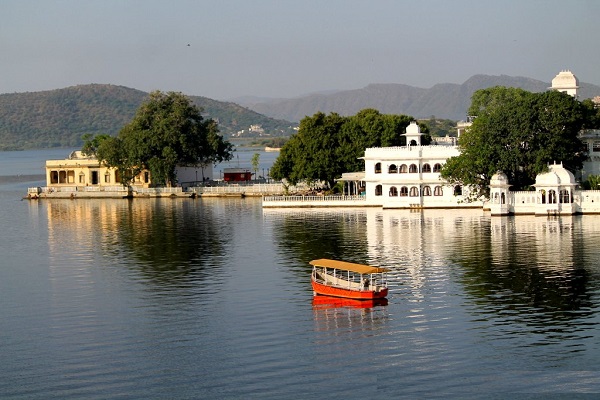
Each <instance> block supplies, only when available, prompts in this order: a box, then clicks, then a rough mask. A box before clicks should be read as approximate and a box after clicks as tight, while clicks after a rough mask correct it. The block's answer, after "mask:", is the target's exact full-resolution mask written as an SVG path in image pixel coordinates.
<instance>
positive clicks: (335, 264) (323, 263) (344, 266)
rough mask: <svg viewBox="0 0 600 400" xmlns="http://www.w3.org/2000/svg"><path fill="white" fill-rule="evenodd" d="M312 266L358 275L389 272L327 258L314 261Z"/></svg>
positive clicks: (383, 269) (311, 263)
mask: <svg viewBox="0 0 600 400" xmlns="http://www.w3.org/2000/svg"><path fill="white" fill-rule="evenodd" d="M310 265H313V266H315V267H325V268H335V269H341V270H344V271H352V272H356V273H358V274H376V273H381V272H388V271H389V269H387V268H379V267H373V266H371V265H364V264H355V263H351V262H346V261H338V260H329V259H327V258H320V259H318V260H312V261H311V262H310Z"/></svg>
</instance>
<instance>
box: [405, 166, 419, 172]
mask: <svg viewBox="0 0 600 400" xmlns="http://www.w3.org/2000/svg"><path fill="white" fill-rule="evenodd" d="M408 172H410V173H411V174H415V173H417V172H419V169H418V168H417V166H416V164H410V167H409V168H408Z"/></svg>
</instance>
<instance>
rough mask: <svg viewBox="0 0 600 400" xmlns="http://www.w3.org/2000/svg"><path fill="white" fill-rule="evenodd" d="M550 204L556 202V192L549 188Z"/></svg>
mask: <svg viewBox="0 0 600 400" xmlns="http://www.w3.org/2000/svg"><path fill="white" fill-rule="evenodd" d="M548 204H556V192H555V191H554V190H548Z"/></svg>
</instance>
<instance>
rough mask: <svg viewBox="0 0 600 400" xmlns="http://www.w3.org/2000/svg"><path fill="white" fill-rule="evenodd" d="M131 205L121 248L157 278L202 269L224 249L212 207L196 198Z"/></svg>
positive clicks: (139, 202) (124, 221)
mask: <svg viewBox="0 0 600 400" xmlns="http://www.w3.org/2000/svg"><path fill="white" fill-rule="evenodd" d="M128 208H129V209H128V213H127V215H126V217H125V218H124V219H123V220H122V226H121V227H120V232H121V235H122V237H121V240H122V246H121V249H120V250H121V251H123V252H125V257H126V258H129V259H135V260H136V261H137V262H136V264H139V265H140V267H141V268H142V269H143V270H144V271H146V272H147V273H149V274H150V275H151V276H152V277H154V278H159V277H160V276H162V277H163V278H166V276H169V277H171V278H172V277H175V276H180V275H187V274H191V273H197V272H200V271H199V269H201V268H203V267H204V266H205V265H212V263H213V260H214V259H216V258H218V257H219V256H221V255H222V253H223V251H224V250H223V240H222V239H221V235H220V232H219V229H218V227H217V224H215V222H214V221H213V216H212V215H211V213H210V208H209V207H202V206H201V205H200V204H198V202H196V201H190V200H189V199H184V200H183V201H178V200H172V199H149V200H148V201H145V200H138V199H136V200H134V201H130V202H129V207H128ZM199 275H203V274H199ZM197 278H200V279H202V276H197Z"/></svg>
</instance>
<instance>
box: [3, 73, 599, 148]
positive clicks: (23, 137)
mask: <svg viewBox="0 0 600 400" xmlns="http://www.w3.org/2000/svg"><path fill="white" fill-rule="evenodd" d="M492 86H507V87H519V88H522V89H525V90H528V91H531V92H541V91H545V90H548V87H549V86H550V83H548V82H542V81H538V80H534V79H529V78H523V77H510V76H506V75H501V76H489V75H475V76H473V77H471V78H470V79H468V80H467V81H466V82H465V83H463V84H462V85H458V84H450V83H442V84H438V85H435V86H433V87H431V88H429V89H423V88H418V87H414V86H408V85H401V84H371V85H368V86H366V87H364V88H362V89H357V90H346V91H337V92H332V91H328V92H323V93H318V94H310V95H306V96H302V97H298V98H293V99H264V98H263V99H260V98H252V97H246V98H239V99H236V102H233V101H230V102H223V101H217V100H212V99H209V98H206V97H200V96H190V97H191V99H192V101H193V102H194V103H195V104H196V105H198V106H199V107H202V108H203V110H204V114H205V115H206V116H207V117H209V118H213V119H216V120H217V121H218V122H219V129H220V130H221V132H222V133H223V134H224V135H225V136H226V137H227V136H229V135H231V134H234V133H235V132H237V131H240V130H243V129H245V130H248V128H249V127H250V125H261V126H262V128H263V129H264V131H265V133H267V134H269V135H271V136H289V135H291V134H292V133H293V132H294V130H293V125H295V124H296V123H297V122H298V121H300V120H301V119H302V118H304V117H305V116H307V115H309V116H311V115H314V114H315V113H316V112H319V111H322V112H325V113H329V112H337V113H339V114H341V115H354V114H356V113H357V112H358V111H360V110H363V109H365V108H375V109H377V110H379V111H380V112H381V113H384V114H405V115H411V116H413V117H415V118H419V119H429V118H430V117H431V116H435V118H436V119H450V120H454V121H457V120H460V119H464V118H465V115H466V111H467V109H468V108H469V106H470V104H471V96H472V94H473V92H475V91H476V90H479V89H484V88H488V87H492ZM580 86H581V88H580V90H579V91H580V98H581V99H585V98H592V97H595V96H600V86H596V85H592V84H587V83H580ZM147 95H148V93H146V92H143V91H140V90H136V89H131V88H127V87H124V86H116V85H102V84H91V85H80V86H72V87H68V88H65V89H57V90H49V91H43V92H26V93H9V94H0V150H20V149H31V148H50V147H79V146H81V144H82V142H81V136H82V135H83V134H86V133H92V134H98V133H106V134H111V135H116V134H117V133H118V132H119V130H120V129H121V128H122V127H123V126H124V125H125V124H127V123H128V122H129V121H130V120H131V118H132V117H133V115H134V114H135V111H136V110H137V109H138V107H139V106H140V104H141V103H142V101H143V100H144V98H146V96H147ZM290 121H292V122H290Z"/></svg>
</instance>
